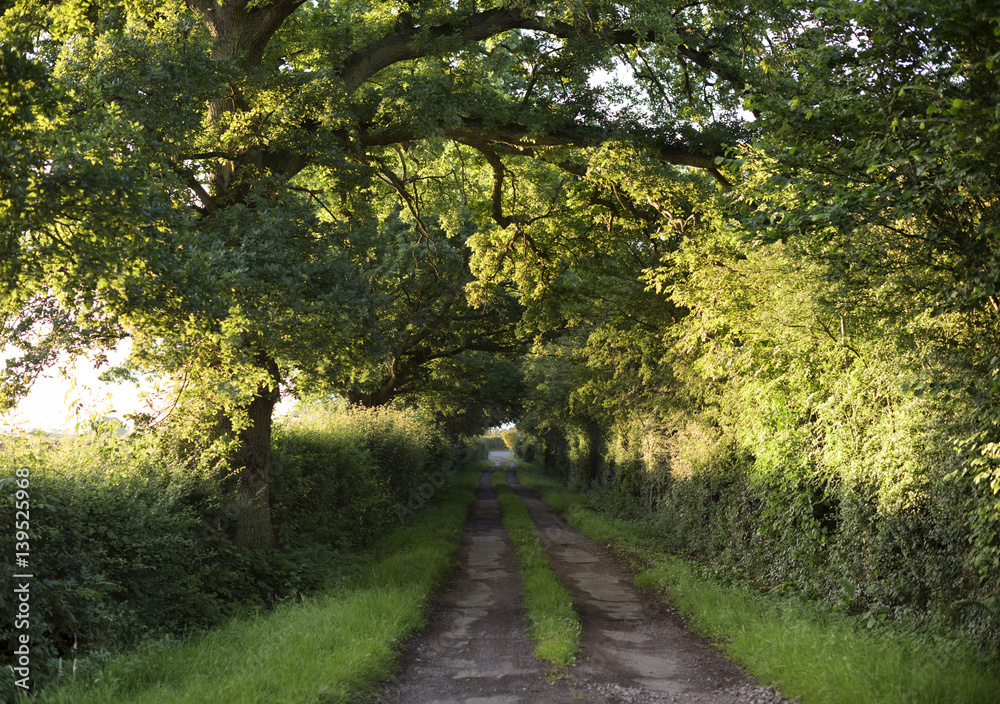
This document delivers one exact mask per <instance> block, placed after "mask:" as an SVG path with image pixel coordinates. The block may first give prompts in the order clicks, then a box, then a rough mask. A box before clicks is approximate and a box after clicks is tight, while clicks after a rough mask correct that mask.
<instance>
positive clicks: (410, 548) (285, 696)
mask: <svg viewBox="0 0 1000 704" xmlns="http://www.w3.org/2000/svg"><path fill="white" fill-rule="evenodd" d="M484 468H485V463H479V464H477V465H475V466H474V467H471V468H469V469H467V470H464V471H462V472H459V473H458V474H457V475H456V476H455V477H454V479H453V480H452V484H451V486H450V487H449V488H448V489H447V490H446V491H445V492H444V493H443V494H442V495H441V496H440V497H439V498H438V499H437V500H436V501H434V502H433V503H432V504H431V505H430V506H428V507H427V508H426V509H425V510H423V511H421V512H420V513H418V514H416V515H414V516H412V517H411V518H410V519H409V520H407V521H406V523H405V524H404V525H403V526H401V527H400V528H399V529H397V530H396V531H394V532H392V533H391V534H390V535H388V536H386V537H385V538H384V539H382V540H381V541H379V544H378V545H377V546H375V548H374V549H373V550H372V552H371V557H370V559H369V560H368V561H367V562H366V563H365V564H364V565H363V566H362V567H361V568H360V569H359V570H358V572H357V573H356V574H355V575H353V576H352V577H351V578H350V579H349V580H348V581H347V582H346V583H345V584H344V585H343V586H342V587H338V588H336V589H333V590H331V591H329V592H327V593H325V594H323V595H320V596H317V597H312V598H305V599H302V600H300V601H297V602H294V603H287V604H284V605H283V606H281V607H279V608H278V609H276V610H275V611H273V612H269V613H259V614H257V615H256V616H252V617H249V618H241V619H233V620H232V621H230V622H229V623H228V624H227V625H226V626H224V627H222V628H219V629H216V630H214V631H211V632H209V633H207V634H203V635H199V636H194V637H191V638H188V639H184V640H181V641H174V642H156V643H150V644H148V645H146V646H144V647H141V648H139V649H137V650H136V651H134V652H131V653H123V654H121V655H119V656H118V657H116V658H115V659H114V660H112V661H111V662H110V663H108V665H106V666H105V667H104V668H103V669H102V670H101V671H100V673H99V674H98V675H97V677H96V679H94V678H92V677H91V678H88V681H79V680H76V681H73V682H70V683H68V684H66V685H62V686H60V687H58V688H55V689H52V690H47V691H43V692H41V693H40V694H39V695H38V696H37V697H35V698H33V699H31V701H35V702H44V703H46V704H48V703H58V704H63V703H65V704H71V703H72V704H97V703H107V704H112V703H114V704H124V703H126V702H131V703H135V704H138V703H146V702H148V703H149V704H173V703H177V704H181V703H184V704H197V703H201V702H204V703H205V704H208V703H211V704H226V703H230V702H232V703H234V704H235V703H236V702H239V703H240V704H255V703H257V702H259V703H260V704H265V703H266V704H293V703H294V704H305V703H313V702H324V703H326V702H347V701H356V700H357V697H358V696H359V695H363V694H364V693H367V692H370V691H371V690H372V688H373V687H374V686H375V685H377V684H378V683H379V682H380V681H382V680H383V679H385V678H387V677H388V676H390V675H391V674H392V671H393V668H394V665H395V661H396V655H397V653H398V650H399V647H400V644H401V642H402V641H403V640H404V639H405V638H406V637H407V636H409V635H410V634H411V633H413V632H414V631H415V630H416V629H417V628H419V627H420V626H421V625H422V624H423V619H424V611H425V609H424V607H425V605H426V603H427V601H428V598H429V597H430V595H431V594H432V592H433V591H434V589H435V587H437V586H438V584H440V582H441V581H442V580H443V579H444V577H445V576H446V575H447V573H448V571H449V569H450V566H451V558H452V554H453V553H454V551H455V548H456V546H457V545H458V540H459V538H460V536H461V534H462V529H463V527H464V525H465V520H466V516H467V507H468V504H469V503H470V502H471V501H472V499H473V496H474V493H473V492H474V488H475V486H476V483H477V480H478V478H479V476H480V474H481V473H482V471H483V469H484Z"/></svg>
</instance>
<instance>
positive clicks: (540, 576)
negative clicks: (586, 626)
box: [492, 470, 582, 667]
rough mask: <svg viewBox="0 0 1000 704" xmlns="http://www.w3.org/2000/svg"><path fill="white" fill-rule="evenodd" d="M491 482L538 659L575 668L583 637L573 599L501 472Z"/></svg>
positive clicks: (525, 510) (494, 474) (531, 522)
mask: <svg viewBox="0 0 1000 704" xmlns="http://www.w3.org/2000/svg"><path fill="white" fill-rule="evenodd" d="M492 482H493V488H494V489H495V490H496V492H497V497H498V499H499V501H500V507H501V509H502V510H503V522H504V526H505V527H506V528H507V533H508V534H509V535H510V539H511V542H512V543H514V546H515V548H516V550H517V558H518V561H519V563H520V575H521V589H522V592H523V593H524V602H525V607H526V609H527V611H528V620H529V621H530V622H531V638H532V640H534V641H535V644H536V645H535V657H537V658H538V659H540V660H545V661H547V662H550V663H552V664H553V665H556V666H559V667H566V666H569V665H572V664H574V663H575V662H576V655H577V652H578V651H579V649H580V638H581V636H582V629H581V627H580V618H579V616H577V614H576V612H575V611H574V610H573V598H572V596H571V595H570V593H569V592H568V591H566V588H565V587H564V586H563V585H562V584H561V583H560V582H559V579H558V578H557V577H556V575H555V573H554V572H553V571H552V569H551V568H550V567H549V559H548V556H547V555H546V554H545V551H544V550H542V543H541V541H540V540H539V538H538V532H537V530H536V529H535V524H534V522H533V521H532V520H531V516H530V515H528V509H527V508H526V507H525V505H524V502H522V501H521V499H519V498H518V497H517V495H516V494H514V492H513V491H511V489H510V487H509V486H508V485H507V480H506V479H505V478H504V473H503V471H502V470H498V471H495V472H494V473H493V477H492Z"/></svg>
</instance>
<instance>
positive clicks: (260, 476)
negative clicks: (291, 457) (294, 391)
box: [232, 355, 280, 548]
mask: <svg viewBox="0 0 1000 704" xmlns="http://www.w3.org/2000/svg"><path fill="white" fill-rule="evenodd" d="M261 357H262V359H261V362H262V363H263V364H264V366H265V368H266V369H267V373H268V376H269V377H270V382H269V383H261V384H260V386H258V387H257V392H256V393H255V394H254V397H253V399H252V400H251V401H250V405H249V406H248V407H247V408H246V411H247V415H248V416H249V424H248V425H247V427H246V428H244V429H243V430H242V431H241V432H240V437H239V439H240V444H239V448H238V449H237V450H236V455H235V456H234V458H233V465H234V473H233V476H232V478H233V479H234V480H235V493H234V498H235V500H236V503H237V508H238V512H237V516H236V525H235V529H236V544H237V545H239V546H241V547H245V548H262V547H270V548H276V547H277V546H278V542H277V540H276V539H275V537H274V528H273V527H272V526H271V501H270V494H269V484H270V479H271V425H272V414H273V413H274V406H275V404H277V403H278V399H279V397H280V392H279V386H278V384H279V381H280V376H279V372H278V365H277V364H276V363H275V362H274V360H272V359H270V358H269V357H266V356H265V355H261Z"/></svg>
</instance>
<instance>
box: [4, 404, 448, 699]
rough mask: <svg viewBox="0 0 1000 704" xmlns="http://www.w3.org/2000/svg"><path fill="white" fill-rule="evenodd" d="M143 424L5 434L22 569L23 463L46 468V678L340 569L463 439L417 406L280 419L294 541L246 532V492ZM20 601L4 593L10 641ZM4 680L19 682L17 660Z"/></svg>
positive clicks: (41, 625)
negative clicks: (237, 526) (127, 429)
mask: <svg viewBox="0 0 1000 704" xmlns="http://www.w3.org/2000/svg"><path fill="white" fill-rule="evenodd" d="M162 447H163V443H162V442H158V441H157V440H156V439H152V438H143V437H140V436H136V437H132V438H127V439H120V438H115V437H112V436H107V437H102V436H97V435H94V436H88V437H85V438H67V439H61V440H53V439H46V438H44V437H40V436H35V437H22V438H4V439H3V441H2V446H0V466H2V467H3V468H4V474H3V476H0V505H2V506H3V507H4V515H3V524H4V525H5V526H6V528H5V530H4V531H3V533H2V537H0V550H2V557H0V564H2V565H3V570H4V572H5V573H9V574H14V573H17V572H19V571H23V570H18V569H15V566H14V563H13V560H14V539H15V531H14V530H13V520H14V510H13V509H14V503H15V489H16V485H15V484H14V483H13V481H12V480H13V474H14V470H15V469H17V468H20V469H22V470H24V469H27V470H28V473H29V476H30V497H31V498H30V502H31V551H30V552H31V555H30V563H29V566H30V570H31V573H32V574H33V575H34V579H33V580H32V587H31V588H32V591H31V629H32V630H31V644H32V667H33V670H32V682H33V685H34V686H35V687H38V686H43V685H44V684H45V683H46V682H47V681H49V680H51V679H52V678H53V677H55V676H56V675H57V674H58V672H60V671H63V672H67V671H69V672H71V671H74V669H75V670H76V671H77V672H79V671H80V669H81V668H82V669H83V670H86V669H88V668H90V667H92V666H93V665H94V664H95V663H97V662H99V661H100V660H101V658H102V657H103V656H104V655H102V654H107V653H110V652H111V651H113V650H115V649H120V648H123V647H127V646H129V645H130V644H134V643H136V642H139V641H141V640H143V639H147V638H151V637H160V636H167V635H179V634H183V633H186V632H189V631H192V630H197V629H201V628H204V627H207V626H210V625H212V624H215V623H218V622H219V620H220V618H222V617H224V616H226V615H228V614H231V613H234V612H235V611H237V610H241V609H247V608H261V607H270V606H272V605H274V604H276V603H278V602H279V601H280V600H281V599H283V598H286V597H289V596H293V595H296V594H300V593H308V592H309V591H311V590H314V589H317V588H321V587H323V586H326V585H329V584H330V583H332V582H335V581H337V580H339V579H340V578H342V576H343V575H344V574H346V573H348V572H349V571H350V569H351V565H352V560H354V558H352V556H351V555H352V553H351V552H349V551H353V552H354V553H355V554H356V553H357V551H358V550H362V549H364V548H365V547H366V546H368V545H370V544H371V543H372V542H373V541H374V539H375V538H376V537H378V536H380V535H382V534H384V532H385V530H384V529H385V528H386V527H387V526H389V525H398V524H399V521H400V520H401V518H403V517H405V516H406V515H407V514H409V513H411V512H412V511H414V510H416V509H418V508H420V507H421V506H422V505H423V504H424V503H425V502H426V501H427V499H429V498H430V497H431V496H432V495H433V494H434V493H435V492H436V491H437V490H438V489H440V488H441V487H443V486H444V485H445V484H446V482H447V480H448V479H449V478H450V476H451V473H452V471H453V468H454V458H455V452H454V449H453V448H452V447H451V445H450V444H448V442H447V441H446V439H445V438H444V436H443V434H442V433H441V432H440V430H439V429H438V428H437V427H436V426H434V425H433V424H432V423H431V422H429V421H428V420H427V419H426V418H425V417H424V416H422V415H421V414H419V413H416V412H412V411H392V410H377V411H363V410H351V409H348V408H345V407H336V406H333V405H330V404H326V403H318V402H317V403H313V404H303V405H302V407H301V408H300V409H299V411H298V412H296V413H295V414H294V415H293V416H291V417H289V418H286V419H284V420H283V421H282V422H281V423H279V424H278V426H277V428H276V432H275V438H274V462H273V464H274V466H273V468H272V479H271V498H272V519H273V522H274V525H275V530H276V533H277V536H278V538H279V542H280V550H279V551H271V550H258V551H254V550H246V549H241V548H238V547H237V546H236V545H235V544H234V542H233V540H232V535H231V533H232V527H233V511H234V508H233V506H232V503H231V501H230V500H229V499H228V498H227V496H226V494H225V493H224V491H223V490H222V488H221V487H220V486H219V483H218V480H217V478H216V477H214V476H213V475H212V474H210V473H208V472H198V471H196V470H192V469H191V467H190V465H184V464H181V463H178V462H175V461H171V460H169V459H168V458H166V457H165V456H164V454H163V453H162V452H161V451H159V450H157V449H156V448H162ZM15 609H16V603H15V602H14V595H13V593H12V592H11V591H9V590H8V591H7V592H5V593H3V594H2V595H0V610H2V612H3V614H4V615H3V617H2V622H0V643H3V644H4V645H5V647H6V646H11V649H10V650H9V651H8V652H12V650H13V644H14V638H15V632H14V631H13V624H14V618H13V615H14V612H15ZM0 678H2V679H0V688H2V691H3V694H4V695H5V696H8V695H9V696H11V697H12V696H13V693H12V684H11V682H12V679H11V677H10V670H9V669H5V670H4V672H3V674H2V675H0Z"/></svg>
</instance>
